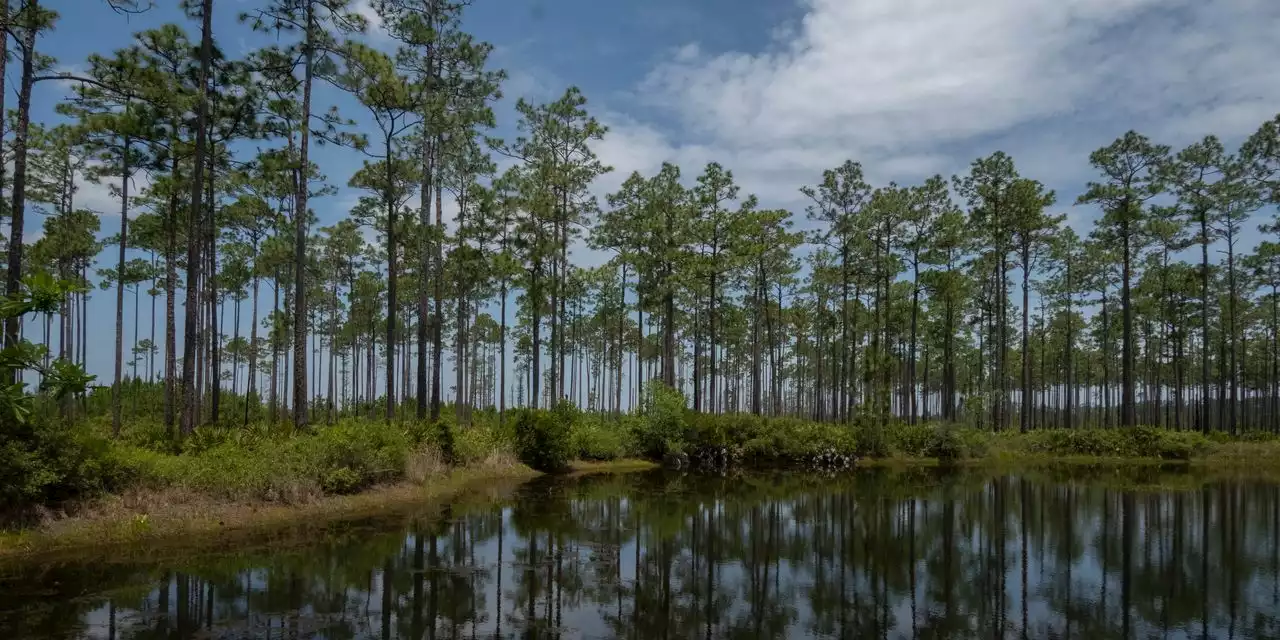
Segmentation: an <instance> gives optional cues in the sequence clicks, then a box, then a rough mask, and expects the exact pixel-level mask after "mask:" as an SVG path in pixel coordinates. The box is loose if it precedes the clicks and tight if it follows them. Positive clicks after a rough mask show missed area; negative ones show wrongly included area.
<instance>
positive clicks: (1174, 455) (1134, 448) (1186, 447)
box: [1025, 426, 1210, 460]
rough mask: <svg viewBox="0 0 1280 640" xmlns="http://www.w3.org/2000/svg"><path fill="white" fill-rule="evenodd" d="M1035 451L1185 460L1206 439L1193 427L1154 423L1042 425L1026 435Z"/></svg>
mask: <svg viewBox="0 0 1280 640" xmlns="http://www.w3.org/2000/svg"><path fill="white" fill-rule="evenodd" d="M1025 437H1026V439H1027V447H1028V449H1029V450H1030V451H1032V452H1035V453H1044V454H1050V455H1086V456H1110V457H1129V458H1142V457H1147V458H1164V459H1170V460H1186V459H1189V458H1192V457H1194V456H1197V455H1200V454H1201V453H1204V451H1206V450H1207V449H1208V447H1209V444H1210V441H1209V439H1208V438H1206V437H1205V436H1203V435H1202V434H1200V433H1196V432H1193V431H1170V430H1166V429H1157V428H1154V427H1145V426H1139V427H1130V428H1119V429H1046V430H1043V431H1033V432H1031V433H1029V434H1027V435H1026V436H1025Z"/></svg>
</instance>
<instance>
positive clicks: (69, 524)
mask: <svg viewBox="0 0 1280 640" xmlns="http://www.w3.org/2000/svg"><path fill="white" fill-rule="evenodd" d="M658 466H659V465H657V464H654V463H651V462H647V461H643V460H634V459H625V460H617V461H613V462H583V463H575V464H574V465H573V467H572V468H571V470H570V474H571V475H576V476H581V475H590V474H597V473H627V472H636V471H646V470H650V469H656V468H658ZM542 475H544V474H542V473H540V472H538V471H534V470H532V469H529V468H528V467H526V466H524V465H519V464H515V465H488V464H480V465H473V466H466V467H458V468H454V469H451V470H449V471H448V472H447V473H444V474H441V475H439V476H436V477H433V478H430V479H428V480H427V481H426V482H422V483H413V482H408V481H404V482H397V483H392V484H385V485H379V486H375V487H372V488H370V489H367V490H365V491H362V492H360V493H356V494H352V495H341V496H325V497H322V498H318V499H315V500H311V501H308V502H304V503H300V504H285V503H272V502H263V501H248V502H232V501H217V500H211V499H208V498H206V497H202V496H199V495H197V494H190V493H185V494H184V493H181V492H177V491H171V490H160V491H149V492H148V491H142V492H131V493H126V494H123V495H108V496H105V497H103V498H100V499H98V500H95V501H94V502H93V503H91V504H90V505H89V506H87V507H86V508H85V509H84V510H83V512H82V513H79V514H76V515H70V516H65V517H60V518H57V519H54V520H51V521H49V522H46V523H43V524H40V525H37V526H35V527H28V528H24V529H17V530H7V531H2V532H0V566H3V565H5V564H13V563H18V564H25V563H31V562H56V561H58V560H65V559H78V560H85V559H87V558H95V557H96V558H101V559H103V560H109V561H121V560H127V559H129V558H130V557H134V556H138V555H146V556H148V557H149V558H154V557H156V556H157V554H159V553H174V552H180V551H191V550H198V551H202V552H217V551H221V550H227V548H228V547H229V546H232V545H234V548H237V549H239V548H242V547H243V546H244V545H248V546H251V547H252V546H256V545H259V544H264V543H265V544H288V543H289V542H290V541H298V540H305V539H314V534H316V533H318V532H321V531H324V530H328V529H331V528H335V527H340V528H344V529H358V528H365V527H374V526H379V525H386V524H389V523H390V521H392V520H404V519H413V518H429V517H434V516H437V515H439V512H440V511H441V510H442V509H444V508H445V507H447V506H448V505H450V504H452V503H455V502H458V501H459V500H463V499H469V498H477V499H480V500H484V501H493V500H498V499H501V498H504V497H507V496H509V495H510V494H511V493H513V492H514V491H515V489H516V488H518V487H519V486H520V485H522V484H524V483H525V482H527V481H529V480H532V479H533V478H537V477H539V476H542ZM157 505H158V506H157Z"/></svg>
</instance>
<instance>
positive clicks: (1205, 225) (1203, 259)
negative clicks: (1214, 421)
mask: <svg viewBox="0 0 1280 640" xmlns="http://www.w3.org/2000/svg"><path fill="white" fill-rule="evenodd" d="M1208 216H1209V213H1208V212H1207V211H1201V212H1200V341H1201V348H1200V384H1201V394H1202V395H1201V397H1200V416H1199V417H1200V430H1201V431H1202V432H1204V433H1209V217H1208Z"/></svg>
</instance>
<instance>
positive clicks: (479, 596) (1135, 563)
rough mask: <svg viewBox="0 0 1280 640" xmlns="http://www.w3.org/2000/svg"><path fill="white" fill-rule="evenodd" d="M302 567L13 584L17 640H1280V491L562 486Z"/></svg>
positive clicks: (132, 571) (1084, 485)
mask: <svg viewBox="0 0 1280 640" xmlns="http://www.w3.org/2000/svg"><path fill="white" fill-rule="evenodd" d="M342 531H345V533H335V534H334V535H332V536H330V537H329V538H328V539H324V540H317V541H314V542H312V543H308V544H305V545H298V544H292V545H289V546H287V547H284V548H275V549H272V548H271V547H269V546H268V547H263V548H257V549H249V550H240V551H237V552H236V553H225V552H218V553H200V554H196V555H190V556H187V557H180V558H178V559H176V560H167V559H166V560H158V561H157V560H152V561H148V562H142V563H139V561H137V560H130V561H128V562H124V561H119V562H102V561H95V562H92V563H89V562H82V563H76V562H69V563H61V564H58V565H56V566H30V565H28V566H22V567H7V568H5V569H3V571H0V637H3V638H35V639H50V640H52V639H62V638H121V639H125V638H327V639H340V638H514V637H524V638H552V637H558V638H643V639H650V638H970V637H972V638H978V637H981V638H992V637H997V638H1000V637H1004V638H1021V637H1026V638H1053V637H1059V638H1091V639H1092V638H1277V637H1280V535H1278V534H1280V485H1276V484H1272V483H1268V482H1263V481H1253V480H1245V479H1239V478H1231V479H1214V480H1209V479H1205V478H1200V477H1197V476H1194V475H1190V474H1188V473H1185V472H1169V471H1162V470H1157V469H1153V468H1145V469H1129V470H1126V471H1117V470H1115V469H1109V470H1102V471H1099V470H1085V469H1081V468H1072V469H1070V470H1065V469H1064V470H1039V471H1028V472H1025V473H1010V474H992V473H988V472H981V471H977V470H968V471H962V472H943V471H937V470H923V469H922V470H913V471H889V470H865V471H858V472H856V473H847V474H841V475H834V476H820V475H807V474H769V473H743V474H731V475H728V476H709V475H686V474H677V473H672V472H646V473H636V474H622V475H600V476H582V477H577V478H561V479H546V478H544V479H540V480H537V481H535V482H532V483H530V484H527V485H525V486H523V487H521V488H520V489H519V490H518V491H517V492H516V493H515V495H513V496H512V497H511V498H510V499H508V500H502V501H499V502H496V503H494V502H486V503H480V504H465V503H462V504H456V505H453V506H452V507H451V508H450V509H447V510H446V513H445V515H444V517H441V518H434V519H431V520H426V519H420V520H415V519H411V518H405V519H404V520H403V521H398V522H397V523H396V524H394V525H392V526H391V527H390V528H387V529H383V530H377V531H375V530H369V529H362V528H355V529H343V530H342Z"/></svg>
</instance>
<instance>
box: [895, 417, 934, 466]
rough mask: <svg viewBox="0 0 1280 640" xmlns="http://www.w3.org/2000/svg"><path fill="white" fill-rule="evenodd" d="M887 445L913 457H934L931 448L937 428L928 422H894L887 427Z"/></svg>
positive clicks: (897, 451)
mask: <svg viewBox="0 0 1280 640" xmlns="http://www.w3.org/2000/svg"><path fill="white" fill-rule="evenodd" d="M884 434H885V440H886V442H885V445H886V446H887V447H888V448H889V449H890V450H891V451H893V452H896V453H898V454H901V455H904V456H907V457H912V458H933V457H936V456H934V455H933V454H931V453H930V451H929V449H930V447H931V446H933V444H934V443H935V440H936V438H937V429H936V428H935V427H934V426H931V425H928V424H924V423H921V424H914V425H908V424H902V423H894V424H890V425H888V426H887V427H885V430H884Z"/></svg>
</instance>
